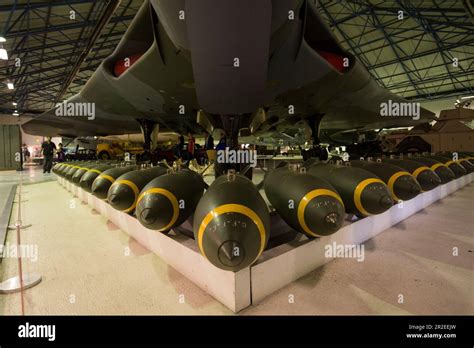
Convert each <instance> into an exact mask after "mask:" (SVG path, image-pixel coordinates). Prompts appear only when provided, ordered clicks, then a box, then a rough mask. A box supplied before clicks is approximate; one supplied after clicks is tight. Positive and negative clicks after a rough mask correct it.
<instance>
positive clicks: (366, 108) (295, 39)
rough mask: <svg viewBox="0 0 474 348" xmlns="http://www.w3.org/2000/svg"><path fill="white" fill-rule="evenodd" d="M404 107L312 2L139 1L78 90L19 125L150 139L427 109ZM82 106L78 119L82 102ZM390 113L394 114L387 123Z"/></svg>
mask: <svg viewBox="0 0 474 348" xmlns="http://www.w3.org/2000/svg"><path fill="white" fill-rule="evenodd" d="M384 103H385V104H389V105H402V106H401V107H402V108H403V105H406V106H408V107H410V106H411V105H408V103H407V101H406V100H404V99H403V98H400V97H398V96H396V95H394V94H392V93H390V92H389V91H387V90H385V89H383V88H382V87H381V86H379V85H378V84H377V82H376V81H375V80H374V79H372V78H371V76H370V74H369V73H368V72H367V70H366V69H365V67H364V66H363V65H362V64H361V63H360V62H359V61H358V60H357V59H356V57H354V56H353V55H351V54H350V53H348V52H346V51H344V50H343V49H342V48H341V46H340V45H339V43H338V42H337V40H336V39H335V37H334V36H333V35H332V33H331V31H330V29H329V28H328V27H327V25H326V24H325V22H324V20H323V19H322V18H321V17H320V15H319V14H318V9H317V2H316V1H314V0H295V1H287V0H260V1H253V0H239V1H235V0H199V1H192V0H146V1H144V3H143V5H142V7H141V8H140V10H139V12H138V13H137V15H136V17H135V18H134V20H133V22H132V24H131V25H130V27H129V29H128V30H127V32H126V33H125V35H124V37H123V38H122V40H121V42H120V43H119V45H118V47H117V48H116V50H115V51H114V53H113V54H112V55H111V56H110V57H109V58H107V59H105V60H104V61H103V63H102V64H101V65H100V67H99V68H98V69H97V70H96V71H95V73H94V74H93V75H92V77H91V78H90V80H89V81H88V82H87V83H86V85H85V86H84V87H83V89H82V90H81V92H80V93H79V94H77V95H75V96H74V97H72V98H71V99H69V100H67V101H65V102H64V103H63V104H59V105H57V106H56V107H55V108H53V109H51V110H49V111H47V112H45V113H44V114H42V115H39V116H38V117H36V118H34V119H33V120H31V121H29V122H27V123H25V124H24V125H23V129H24V130H25V132H27V133H32V134H37V135H60V136H68V137H77V136H91V135H98V136H102V135H111V134H115V135H117V134H127V133H136V132H139V131H140V129H141V130H142V132H143V134H144V136H145V142H146V143H147V146H149V145H148V144H150V142H151V139H152V136H151V134H152V132H153V131H157V129H159V131H178V132H188V131H191V132H192V133H196V134H199V133H202V132H203V131H204V130H206V131H208V132H212V130H213V129H216V128H221V129H224V130H225V132H226V133H227V138H228V145H229V146H237V144H238V137H239V135H242V136H249V135H253V136H256V137H259V136H265V135H269V134H270V135H271V134H272V133H278V134H286V135H287V136H288V137H293V138H302V137H303V136H305V137H306V138H307V140H310V141H311V142H312V143H313V146H314V148H315V149H316V151H315V152H314V154H315V155H316V156H317V155H318V153H319V152H318V151H317V149H318V146H319V144H320V141H321V139H320V135H321V134H323V135H324V136H325V137H326V139H325V141H331V136H332V135H336V136H335V137H334V139H337V136H339V137H340V136H341V135H344V134H347V133H350V132H365V131H367V130H372V129H379V128H390V127H400V126H412V125H416V124H418V123H420V122H427V121H430V120H431V119H433V118H434V114H433V113H431V112H429V111H427V110H424V109H418V110H417V111H418V114H416V115H415V116H413V115H411V116H413V117H410V115H403V114H402V113H394V114H393V115H386V117H384V116H383V115H381V105H382V104H384ZM91 104H92V105H93V108H90V109H91V110H89V111H93V115H92V113H90V114H88V113H87V112H85V111H87V110H88V108H87V107H88V106H90V105H91ZM397 115H398V116H397Z"/></svg>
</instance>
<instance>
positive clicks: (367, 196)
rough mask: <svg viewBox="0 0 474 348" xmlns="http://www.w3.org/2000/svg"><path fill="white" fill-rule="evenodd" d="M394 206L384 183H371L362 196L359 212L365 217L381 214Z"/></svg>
mask: <svg viewBox="0 0 474 348" xmlns="http://www.w3.org/2000/svg"><path fill="white" fill-rule="evenodd" d="M392 205H393V199H392V197H391V194H390V191H389V190H388V187H387V186H386V185H385V184H384V183H381V182H380V183H379V182H375V183H371V184H369V185H367V186H366V187H365V188H364V189H363V190H362V194H361V196H360V202H359V208H358V209H359V210H360V211H361V212H362V213H363V214H364V215H371V214H381V213H383V212H384V211H386V210H388V209H389V208H390V207H392Z"/></svg>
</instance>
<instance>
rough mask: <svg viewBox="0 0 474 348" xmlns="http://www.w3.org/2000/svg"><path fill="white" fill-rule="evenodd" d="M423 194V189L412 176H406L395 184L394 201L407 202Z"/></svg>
mask: <svg viewBox="0 0 474 348" xmlns="http://www.w3.org/2000/svg"><path fill="white" fill-rule="evenodd" d="M420 192H421V187H420V185H418V184H417V183H416V181H415V180H414V179H413V177H412V176H409V175H404V176H401V177H400V178H398V179H397V180H396V181H395V183H394V184H393V193H394V196H395V197H393V198H394V200H396V201H397V200H399V199H400V200H402V201H407V200H409V199H412V198H413V197H415V196H417V195H418V194H419V193H420Z"/></svg>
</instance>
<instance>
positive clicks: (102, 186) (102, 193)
mask: <svg viewBox="0 0 474 348" xmlns="http://www.w3.org/2000/svg"><path fill="white" fill-rule="evenodd" d="M101 181H102V182H99V183H97V184H96V183H94V184H93V185H92V194H93V195H94V196H96V197H97V198H100V199H106V198H107V191H108V190H109V187H110V185H109V184H107V183H106V182H105V181H103V180H101Z"/></svg>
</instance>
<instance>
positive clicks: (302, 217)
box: [298, 194, 345, 237]
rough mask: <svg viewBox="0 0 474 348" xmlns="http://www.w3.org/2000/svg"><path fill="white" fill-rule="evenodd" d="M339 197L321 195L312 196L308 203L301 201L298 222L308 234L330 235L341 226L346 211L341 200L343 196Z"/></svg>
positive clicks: (314, 235)
mask: <svg viewBox="0 0 474 348" xmlns="http://www.w3.org/2000/svg"><path fill="white" fill-rule="evenodd" d="M335 195H336V194H335ZM306 197H307V196H306ZM337 197H338V198H336V197H334V196H329V195H320V196H316V197H314V198H312V199H311V200H310V201H309V202H308V203H307V205H304V203H302V204H301V203H300V205H299V207H298V211H299V214H298V222H299V225H300V226H301V227H302V229H303V231H305V232H306V234H307V235H309V236H311V237H322V236H328V235H331V234H333V233H334V232H336V231H337V230H338V229H339V228H341V226H342V224H343V220H344V216H345V211H344V206H343V205H342V203H341V202H340V201H339V199H341V198H339V196H338V195H337ZM303 202H304V201H303ZM301 212H302V214H301Z"/></svg>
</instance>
